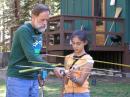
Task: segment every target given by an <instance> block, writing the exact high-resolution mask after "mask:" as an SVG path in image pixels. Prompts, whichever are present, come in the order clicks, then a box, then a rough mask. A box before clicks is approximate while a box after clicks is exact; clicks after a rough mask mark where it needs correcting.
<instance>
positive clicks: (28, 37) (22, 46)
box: [7, 23, 52, 79]
mask: <svg viewBox="0 0 130 97" xmlns="http://www.w3.org/2000/svg"><path fill="white" fill-rule="evenodd" d="M41 47H42V33H40V32H38V31H37V30H35V29H34V28H33V27H32V25H31V24H29V23H28V24H24V25H22V26H21V27H19V28H18V29H17V30H16V31H15V32H14V38H13V43H12V49H11V53H10V58H9V63H8V70H7V75H8V76H10V77H18V78H26V79H35V78H36V76H37V71H33V72H27V73H19V70H22V69H27V68H22V67H19V66H20V65H22V66H32V65H35V66H36V65H37V66H39V65H40V66H41V65H42V66H43V67H52V66H50V65H47V64H39V65H38V64H33V63H31V62H30V61H38V62H43V61H44V60H43V58H42V57H41V56H40V55H39V53H40V49H41ZM18 65H19V66H18Z"/></svg>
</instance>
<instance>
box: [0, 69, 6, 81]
mask: <svg viewBox="0 0 130 97" xmlns="http://www.w3.org/2000/svg"><path fill="white" fill-rule="evenodd" d="M6 70H7V67H6V68H3V69H0V79H4V80H5V79H6Z"/></svg>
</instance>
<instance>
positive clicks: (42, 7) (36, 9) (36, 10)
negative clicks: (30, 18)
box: [32, 4, 50, 16]
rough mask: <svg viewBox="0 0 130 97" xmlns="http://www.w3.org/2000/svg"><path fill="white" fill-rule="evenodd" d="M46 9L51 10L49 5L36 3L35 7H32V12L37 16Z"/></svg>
mask: <svg viewBox="0 0 130 97" xmlns="http://www.w3.org/2000/svg"><path fill="white" fill-rule="evenodd" d="M45 11H49V12H50V9H49V7H48V6H47V5H44V4H36V5H35V6H34V8H33V9H32V14H33V15H35V16H38V15H39V14H40V13H42V12H45Z"/></svg>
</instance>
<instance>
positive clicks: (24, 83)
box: [6, 77, 39, 97]
mask: <svg viewBox="0 0 130 97" xmlns="http://www.w3.org/2000/svg"><path fill="white" fill-rule="evenodd" d="M38 86H39V85H38V80H26V79H20V78H15V77H8V78H7V82H6V97H39V90H38Z"/></svg>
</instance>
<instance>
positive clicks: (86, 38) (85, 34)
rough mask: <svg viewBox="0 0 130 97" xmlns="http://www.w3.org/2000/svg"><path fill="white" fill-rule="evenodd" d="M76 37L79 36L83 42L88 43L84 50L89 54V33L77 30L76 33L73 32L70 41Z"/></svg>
mask: <svg viewBox="0 0 130 97" xmlns="http://www.w3.org/2000/svg"><path fill="white" fill-rule="evenodd" d="M75 36H77V37H78V38H79V39H80V40H81V41H83V42H86V41H87V45H85V47H84V49H85V51H86V52H88V51H89V40H88V37H87V32H86V31H83V30H76V31H74V32H72V35H71V38H70V40H72V39H73V38H74V37H75Z"/></svg>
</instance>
